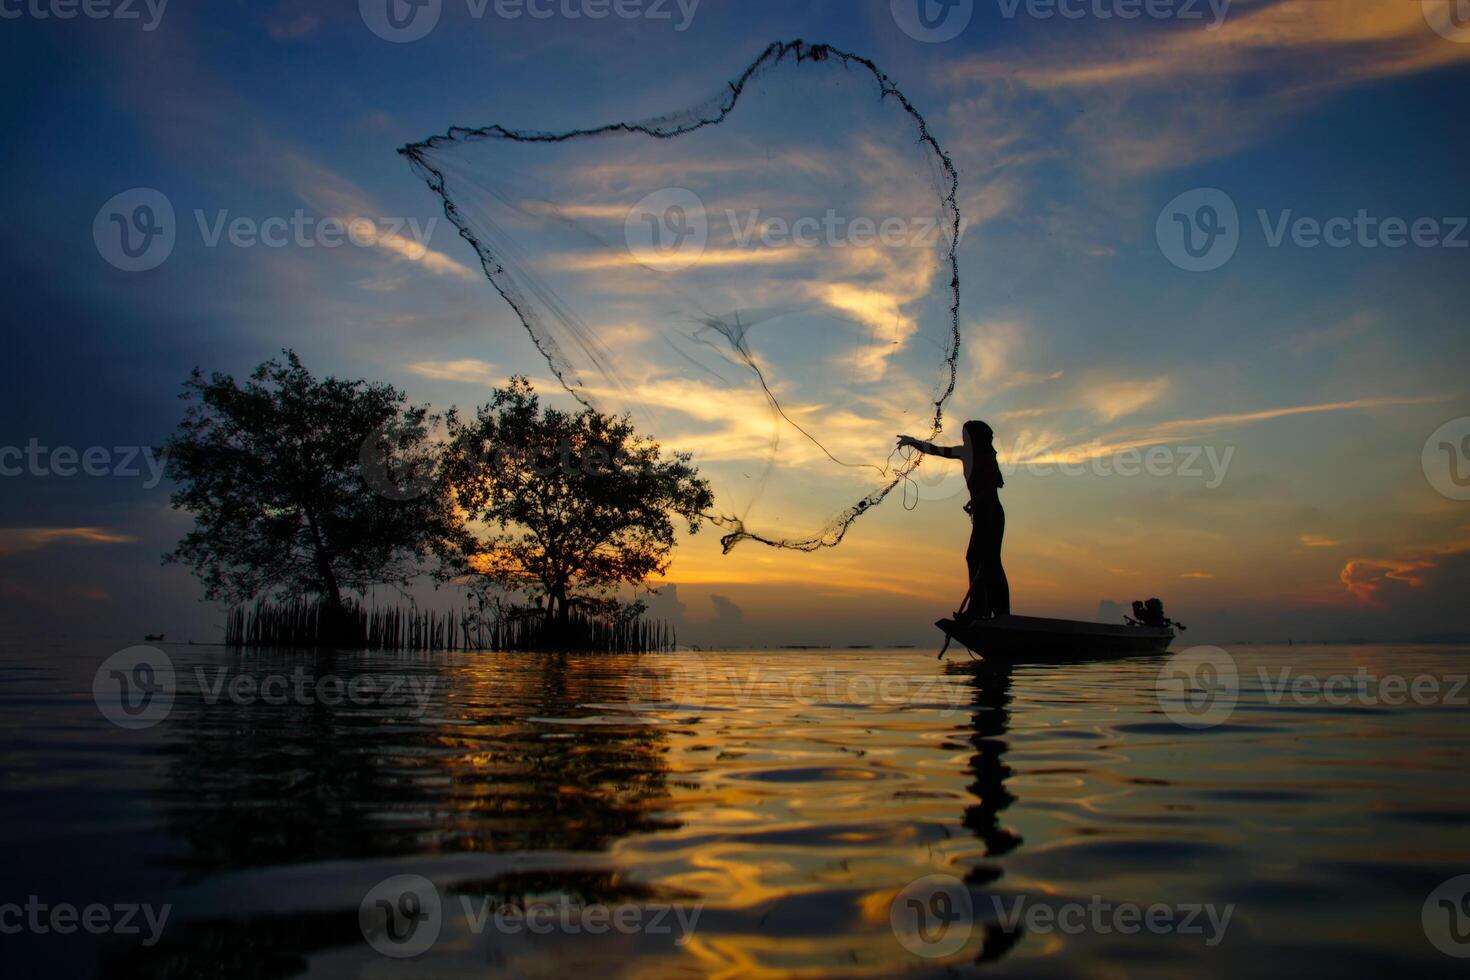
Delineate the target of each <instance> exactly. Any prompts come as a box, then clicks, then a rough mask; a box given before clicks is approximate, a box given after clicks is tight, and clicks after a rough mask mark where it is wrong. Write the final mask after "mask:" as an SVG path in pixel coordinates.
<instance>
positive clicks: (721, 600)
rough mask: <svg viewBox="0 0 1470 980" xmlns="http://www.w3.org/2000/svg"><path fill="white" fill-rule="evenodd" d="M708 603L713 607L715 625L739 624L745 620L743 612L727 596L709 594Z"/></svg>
mask: <svg viewBox="0 0 1470 980" xmlns="http://www.w3.org/2000/svg"><path fill="white" fill-rule="evenodd" d="M709 601H710V605H711V606H714V609H715V618H714V624H713V625H715V626H739V625H741V624H742V623H744V622H745V612H744V610H742V609H741V608H740V607H739V606H737V605H736V604H735V601H734V600H733V599H731V598H729V597H728V596H722V595H714V594H711V595H710V597H709Z"/></svg>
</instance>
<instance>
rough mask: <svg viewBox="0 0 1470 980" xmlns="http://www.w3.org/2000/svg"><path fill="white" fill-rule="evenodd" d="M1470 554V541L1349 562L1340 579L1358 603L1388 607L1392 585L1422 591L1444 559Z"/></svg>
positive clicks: (1344, 567)
mask: <svg viewBox="0 0 1470 980" xmlns="http://www.w3.org/2000/svg"><path fill="white" fill-rule="evenodd" d="M1465 554H1470V540H1459V541H1453V542H1449V543H1447V544H1443V545H1439V546H1436V547H1432V548H1427V549H1418V550H1417V551H1411V552H1408V553H1406V554H1403V555H1399V556H1394V557H1388V558H1373V557H1369V558H1350V559H1348V561H1347V563H1346V564H1345V565H1343V567H1342V571H1341V572H1340V573H1339V575H1338V579H1339V580H1340V581H1341V582H1342V584H1343V587H1344V588H1346V589H1347V591H1348V593H1349V594H1350V595H1351V596H1352V597H1353V598H1354V599H1356V600H1357V601H1358V602H1359V603H1362V604H1363V605H1369V606H1383V605H1385V604H1386V603H1385V596H1384V593H1385V592H1386V591H1387V590H1388V589H1389V588H1390V587H1391V586H1393V585H1399V586H1402V587H1407V588H1410V589H1422V588H1424V587H1425V586H1426V585H1428V584H1429V582H1430V579H1431V578H1432V574H1431V573H1433V572H1434V571H1435V570H1437V569H1438V568H1439V567H1440V565H1441V564H1442V562H1443V560H1444V559H1447V558H1455V557H1457V556H1460V555H1465Z"/></svg>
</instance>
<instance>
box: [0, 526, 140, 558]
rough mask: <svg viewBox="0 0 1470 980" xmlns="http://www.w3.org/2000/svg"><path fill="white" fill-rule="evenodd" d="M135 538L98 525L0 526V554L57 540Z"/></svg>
mask: <svg viewBox="0 0 1470 980" xmlns="http://www.w3.org/2000/svg"><path fill="white" fill-rule="evenodd" d="M136 540H138V539H137V538H135V537H133V536H132V535H128V534H121V533H118V532H116V531H109V530H107V529H105V528H100V527H4V528H0V556H3V555H14V554H19V553H20V552H22V551H35V550H37V549H39V548H44V547H46V546H47V545H50V544H54V543H56V542H58V541H82V542H86V543H88V544H128V543H130V542H133V541H136Z"/></svg>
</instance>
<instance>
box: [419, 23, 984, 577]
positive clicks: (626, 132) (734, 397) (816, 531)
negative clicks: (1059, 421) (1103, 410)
mask: <svg viewBox="0 0 1470 980" xmlns="http://www.w3.org/2000/svg"><path fill="white" fill-rule="evenodd" d="M400 152H401V153H403V154H404V155H405V156H407V157H408V159H409V160H410V161H411V163H412V165H413V167H414V169H415V171H416V172H417V173H418V174H419V175H420V176H422V177H423V178H424V179H425V180H426V181H427V182H428V184H429V186H430V188H431V189H432V190H433V191H434V192H435V193H436V194H438V195H439V196H440V197H441V198H442V199H443V204H444V211H445V214H446V215H447V216H448V217H449V219H450V220H451V221H452V222H453V223H454V224H455V225H456V226H457V227H458V228H459V229H460V233H461V235H462V237H464V238H465V240H466V241H468V242H469V244H470V245H471V246H473V247H474V249H475V251H476V252H477V253H478V256H479V259H480V263H481V266H482V267H483V269H484V271H485V275H486V276H487V277H488V278H489V280H490V282H491V283H492V284H494V286H495V288H496V289H497V290H498V291H499V293H500V295H501V296H502V297H503V298H504V300H505V302H506V303H508V304H509V305H510V308H511V309H512V310H514V312H515V314H516V316H517V317H518V318H519V319H520V321H521V323H523V324H524V325H525V329H526V331H527V332H528V333H529V335H530V337H531V339H532V340H533V341H534V342H535V344H536V347H537V349H538V350H539V351H540V352H541V354H542V356H543V357H544V358H545V367H546V369H549V371H550V373H551V377H549V378H545V379H544V380H546V381H548V382H551V383H553V384H559V385H561V386H563V387H564V388H565V389H566V390H567V391H568V392H570V393H571V394H572V395H573V396H574V397H575V398H576V399H578V400H579V401H581V402H582V403H583V404H586V405H589V406H592V407H595V408H597V409H599V410H600V411H605V412H613V413H621V412H628V413H630V414H631V415H632V416H633V418H634V421H635V423H636V424H637V425H638V427H639V428H640V430H642V431H643V432H645V433H648V434H651V435H653V436H655V437H656V438H657V439H658V440H659V441H660V442H661V443H662V444H663V446H664V447H665V448H666V449H670V450H683V451H689V452H693V453H694V454H695V459H696V462H697V463H698V465H699V467H700V470H701V472H702V473H703V474H704V475H705V476H707V477H708V478H709V479H710V482H711V484H712V486H713V489H714V491H715V510H716V513H715V514H712V515H710V516H711V518H712V519H713V520H714V521H715V522H716V523H717V524H718V525H719V526H720V527H721V528H722V529H723V530H724V531H725V534H724V537H723V538H722V541H723V544H724V547H725V550H726V551H729V550H730V548H732V547H733V546H734V545H735V544H737V543H739V542H740V541H742V540H746V539H750V540H756V541H760V542H763V543H765V544H768V545H772V546H776V547H782V548H795V549H799V550H805V551H810V550H814V549H816V548H820V547H828V546H832V545H835V544H837V543H838V542H839V541H840V540H841V539H842V537H843V535H844V534H845V533H846V531H847V529H848V527H849V526H850V525H851V524H852V522H853V521H854V520H855V519H856V518H857V517H858V516H859V515H861V514H862V513H864V512H865V511H867V510H868V509H870V508H872V507H873V506H875V505H876V504H878V503H879V502H880V501H882V500H883V499H884V498H885V497H886V496H888V495H889V494H890V493H891V492H892V491H893V490H894V489H895V488H896V487H897V486H898V485H899V484H900V483H901V482H903V481H904V480H906V479H907V478H908V474H909V472H910V471H911V470H912V469H913V467H914V466H916V465H917V459H915V458H911V457H909V454H908V451H906V450H905V451H903V452H902V453H896V452H895V451H894V437H895V435H896V434H897V433H900V432H906V433H910V434H913V435H916V436H919V437H920V438H932V437H933V436H935V435H936V434H937V433H938V432H939V429H940V426H941V421H942V410H943V406H944V402H945V400H946V399H947V398H948V397H949V395H950V393H951V392H952V391H953V388H954V381H955V361H956V357H957V355H958V349H959V325H958V310H959V278H958V268H957V264H956V260H955V250H956V246H957V242H958V240H959V237H960V234H961V232H962V224H961V220H960V214H959V209H958V207H957V204H956V196H955V195H956V183H957V178H956V174H955V170H954V167H953V165H952V164H951V162H950V160H949V158H948V156H947V155H946V154H945V153H944V151H943V150H942V149H941V148H940V146H939V144H938V143H937V142H936V141H935V140H934V138H933V136H932V135H931V134H930V132H929V129H928V126H927V125H926V123H925V121H924V118H923V116H921V115H920V113H919V112H918V110H917V109H916V108H915V107H914V106H913V105H912V104H911V103H910V102H909V100H908V99H907V98H906V97H905V96H904V94H903V93H902V92H900V91H899V89H898V88H897V87H896V86H895V85H894V84H893V82H892V81H891V80H889V79H888V78H887V77H886V76H885V75H884V74H883V73H882V72H881V71H879V70H878V68H877V67H876V66H875V65H874V64H873V63H872V62H870V61H868V60H866V59H864V58H861V57H857V56H855V55H851V54H846V53H843V52H840V51H837V50H835V49H833V48H830V47H827V46H822V45H809V44H804V43H802V42H794V43H781V44H773V45H771V47H769V48H768V49H767V50H766V51H765V52H764V53H763V54H762V55H761V56H760V57H759V58H758V59H757V60H756V61H755V62H754V63H753V64H751V65H750V67H749V68H747V69H746V70H745V71H744V72H743V73H742V74H741V75H740V76H739V77H738V78H736V79H735V80H733V81H731V82H729V83H728V84H727V85H726V86H725V87H724V88H722V89H721V90H720V91H719V92H717V93H716V94H715V95H714V96H713V97H711V98H709V99H707V100H705V101H703V102H700V103H698V104H696V105H694V106H692V107H690V108H688V109H684V110H683V111H680V112H675V113H671V114H667V115H662V116H657V117H655V118H651V119H644V120H641V121H631V122H614V123H610V124H607V125H603V126H598V127H596V128H588V129H577V130H572V131H568V132H540V131H535V130H527V129H511V128H508V127H506V126H502V125H492V126H488V127H485V128H480V129H461V128H455V129H451V130H449V131H448V132H447V133H446V134H445V135H443V136H436V137H434V138H432V139H429V140H427V141H425V142H422V143H417V144H414V145H412V146H407V147H404V148H403V149H402V150H401V151H400ZM528 367H535V370H534V371H533V370H526V371H525V373H528V374H531V375H532V377H533V378H535V377H536V376H538V372H539V371H540V370H541V368H540V367H539V366H528Z"/></svg>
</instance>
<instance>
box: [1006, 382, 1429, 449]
mask: <svg viewBox="0 0 1470 980" xmlns="http://www.w3.org/2000/svg"><path fill="white" fill-rule="evenodd" d="M1444 400H1445V398H1444V396H1441V395H1425V396H1391V397H1383V398H1356V399H1352V400H1349V401H1339V402H1322V403H1319V404H1315V405H1290V406H1286V407H1282V408H1265V409H1258V410H1256V411H1253V412H1232V413H1228V414H1222V415H1211V416H1205V417H1203V418H1193V419H1175V420H1172V421H1167V422H1157V423H1154V424H1152V425H1149V426H1147V427H1145V428H1142V429H1138V430H1134V431H1125V432H1119V433H1113V434H1108V435H1102V436H1097V437H1094V438H1093V439H1092V440H1091V441H1076V442H1072V443H1070V444H1068V443H1067V442H1066V441H1061V442H1054V443H1045V444H1041V445H1037V446H1036V448H1035V449H1033V450H1031V451H1030V452H1028V453H1023V452H1022V451H1021V449H1020V446H1019V445H1017V446H1016V447H1014V448H1013V449H1012V451H1011V453H1010V454H1009V456H1008V457H1007V458H1006V459H1005V461H1006V462H1009V463H1013V464H1016V465H1025V464H1029V463H1085V462H1087V461H1088V460H1092V459H1101V458H1103V457H1107V456H1114V455H1116V454H1118V453H1121V452H1127V451H1128V450H1131V449H1145V448H1147V447H1149V446H1157V445H1163V444H1166V443H1170V442H1177V441H1178V440H1180V439H1197V438H1200V437H1202V436H1205V435H1208V434H1210V433H1214V432H1220V431H1222V430H1228V429H1233V428H1237V427H1239V426H1243V425H1253V424H1255V423H1257V422H1267V421H1271V420H1273V419H1280V418H1290V417H1293V416H1297V415H1315V414H1323V413H1328V412H1350V411H1366V410H1368V409H1374V408H1391V407H1398V406H1404V405H1426V404H1434V403H1436V402H1441V401H1444Z"/></svg>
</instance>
